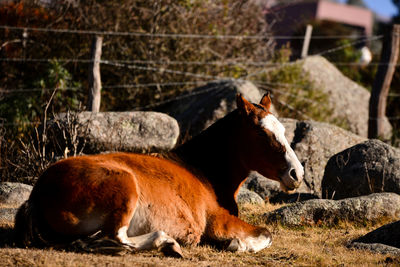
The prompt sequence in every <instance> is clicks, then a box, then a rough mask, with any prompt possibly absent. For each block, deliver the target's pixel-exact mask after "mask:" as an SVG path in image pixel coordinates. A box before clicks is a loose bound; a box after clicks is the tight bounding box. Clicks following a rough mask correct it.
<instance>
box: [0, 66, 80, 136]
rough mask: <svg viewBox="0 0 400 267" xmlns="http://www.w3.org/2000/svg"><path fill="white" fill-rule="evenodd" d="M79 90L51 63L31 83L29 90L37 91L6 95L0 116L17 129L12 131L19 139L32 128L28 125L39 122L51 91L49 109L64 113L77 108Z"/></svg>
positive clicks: (69, 78)
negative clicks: (50, 106)
mask: <svg viewBox="0 0 400 267" xmlns="http://www.w3.org/2000/svg"><path fill="white" fill-rule="evenodd" d="M42 75H43V76H42ZM40 76H42V77H40ZM28 86H29V84H28ZM79 87H80V84H79V83H77V82H74V81H73V80H72V77H71V74H70V73H69V72H68V71H67V70H66V69H65V68H64V67H63V66H62V65H61V64H60V63H59V62H57V61H56V60H53V61H51V62H49V64H48V67H47V69H46V70H45V71H44V72H43V73H42V74H41V75H39V78H38V79H37V80H34V81H33V82H32V83H31V85H30V88H36V89H37V90H36V91H29V92H24V91H21V90H18V91H15V92H12V93H11V94H8V95H6V96H5V99H4V101H2V102H0V114H2V119H5V120H6V121H7V122H11V123H13V124H15V125H16V126H17V127H16V128H14V129H13V130H12V131H13V132H14V133H19V136H20V137H22V136H23V135H24V132H26V131H27V130H29V129H31V128H32V124H31V122H34V123H39V122H40V118H42V117H43V116H44V114H43V112H44V110H45V105H46V104H47V103H48V101H49V100H50V98H51V95H52V94H53V92H54V90H55V92H54V96H53V99H52V109H51V110H53V111H54V110H56V111H57V112H63V111H66V109H76V108H77V107H78V105H79V101H78V97H79V93H78V88H79ZM40 88H41V89H42V90H40ZM71 88H76V89H71ZM66 89H68V91H67V90H66ZM51 110H49V111H51Z"/></svg>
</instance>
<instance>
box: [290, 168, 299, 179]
mask: <svg viewBox="0 0 400 267" xmlns="http://www.w3.org/2000/svg"><path fill="white" fill-rule="evenodd" d="M289 175H290V177H292V178H293V179H294V180H295V181H298V180H299V179H298V178H297V175H296V170H295V169H291V170H290V172H289Z"/></svg>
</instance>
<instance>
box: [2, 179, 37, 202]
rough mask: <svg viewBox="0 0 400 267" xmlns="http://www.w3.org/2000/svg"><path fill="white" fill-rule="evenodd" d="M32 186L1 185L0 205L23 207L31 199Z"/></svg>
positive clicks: (5, 183) (17, 184) (19, 184)
mask: <svg viewBox="0 0 400 267" xmlns="http://www.w3.org/2000/svg"><path fill="white" fill-rule="evenodd" d="M31 191H32V186H30V185H27V184H21V183H11V182H3V183H0V203H2V204H7V205H15V206H19V205H21V204H22V203H23V202H24V201H25V200H27V199H28V198H29V195H30V194H31Z"/></svg>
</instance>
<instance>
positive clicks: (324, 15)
mask: <svg viewBox="0 0 400 267" xmlns="http://www.w3.org/2000/svg"><path fill="white" fill-rule="evenodd" d="M266 18H267V21H268V23H269V25H271V30H272V32H273V33H274V35H276V36H278V35H279V36H293V35H295V34H298V33H299V32H305V28H306V24H308V23H310V22H321V21H329V22H335V23H338V24H341V25H343V26H345V27H347V28H348V29H350V31H351V33H352V34H354V35H356V36H371V35H372V31H373V24H374V14H373V12H372V11H371V10H369V9H367V8H362V7H357V6H350V5H346V4H342V3H337V2H334V1H328V0H308V1H307V0H304V1H282V0H280V1H278V0H270V1H268V6H267V8H266ZM289 40H290V38H289V39H277V40H276V41H277V44H278V45H282V44H284V43H286V42H288V41H289Z"/></svg>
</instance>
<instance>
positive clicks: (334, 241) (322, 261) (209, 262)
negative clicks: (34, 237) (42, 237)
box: [0, 205, 400, 266]
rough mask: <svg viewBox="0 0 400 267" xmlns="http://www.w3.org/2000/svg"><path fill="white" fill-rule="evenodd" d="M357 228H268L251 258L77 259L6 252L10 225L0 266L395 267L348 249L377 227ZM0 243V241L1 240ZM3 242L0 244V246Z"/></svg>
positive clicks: (250, 213) (1, 232)
mask: <svg viewBox="0 0 400 267" xmlns="http://www.w3.org/2000/svg"><path fill="white" fill-rule="evenodd" d="M275 208H278V206H271V205H266V206H265V207H256V206H250V205H246V206H243V207H242V208H241V212H242V214H243V215H242V217H243V218H244V219H245V220H248V221H250V222H252V223H257V224H259V225H263V222H262V221H261V216H260V215H261V214H263V213H264V212H266V211H267V210H272V209H275ZM378 226H379V225H375V226H374V227H364V228H359V227H355V226H352V225H350V224H347V225H342V226H341V227H340V228H339V227H338V228H334V229H330V228H319V227H314V228H309V227H304V228H298V229H289V228H285V227H282V226H279V225H269V226H268V227H269V229H270V231H271V232H272V234H273V236H274V243H273V245H272V247H271V248H269V249H266V250H264V251H261V252H259V253H257V254H251V253H230V252H222V251H218V250H216V249H214V248H211V247H208V246H199V247H194V248H183V251H184V254H185V259H174V258H167V257H164V256H162V255H161V254H160V253H159V252H156V251H150V252H142V253H136V254H130V255H123V256H106V255H94V254H79V253H70V252H68V253H67V252H62V251H55V250H39V249H19V248H12V247H7V244H9V241H8V242H7V240H9V236H10V233H11V230H12V223H6V222H2V224H1V225H0V245H1V247H2V248H0V266H128V265H129V266H257V265H258V266H288V265H295V266H359V265H362V266H375V265H388V266H398V265H400V258H395V257H391V256H390V255H381V254H373V253H370V252H366V251H359V250H349V249H347V248H346V244H347V243H348V242H349V241H350V240H352V239H354V238H356V237H359V236H360V235H363V234H365V233H367V232H369V231H371V230H372V229H374V228H376V227H378ZM1 240H3V241H1ZM4 240H6V241H4Z"/></svg>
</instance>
